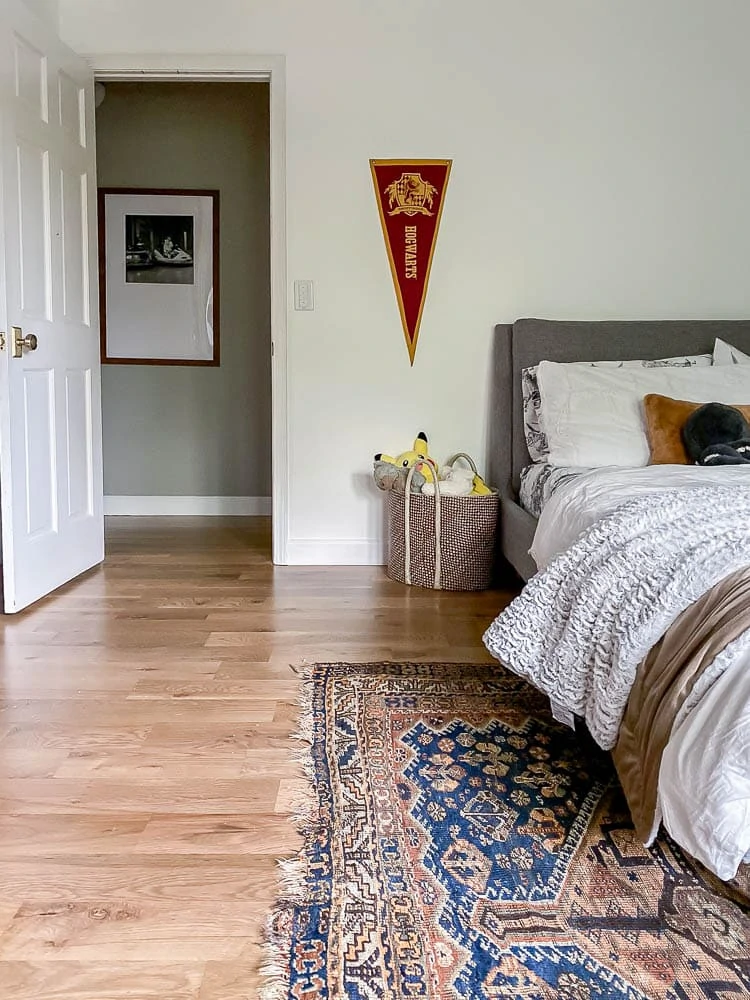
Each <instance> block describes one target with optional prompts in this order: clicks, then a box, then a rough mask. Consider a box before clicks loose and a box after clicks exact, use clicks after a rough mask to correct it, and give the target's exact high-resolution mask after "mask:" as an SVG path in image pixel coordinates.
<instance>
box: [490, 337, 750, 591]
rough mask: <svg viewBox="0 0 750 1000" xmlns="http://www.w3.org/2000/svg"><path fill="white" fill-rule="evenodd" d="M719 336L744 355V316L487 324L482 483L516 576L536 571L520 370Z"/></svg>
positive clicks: (709, 343) (651, 353)
mask: <svg viewBox="0 0 750 1000" xmlns="http://www.w3.org/2000/svg"><path fill="white" fill-rule="evenodd" d="M717 337H719V338H721V339H723V340H727V341H729V342H730V343H732V344H734V345H735V346H736V347H738V348H739V349H740V350H742V351H746V352H747V353H748V354H750V321H745V320H669V321H663V320H662V321H656V322H638V321H630V322H620V321H609V320H607V321H603V322H577V321H557V320H545V319H520V320H517V321H516V322H515V323H511V324H501V325H499V326H497V327H495V342H494V350H493V378H492V394H491V398H492V418H491V425H490V428H491V429H490V459H489V463H488V470H489V474H490V475H489V481H490V482H492V483H493V484H496V485H497V486H498V488H499V490H500V494H501V497H502V517H501V526H500V548H501V552H502V555H503V557H504V558H505V559H506V560H507V562H508V563H509V564H510V565H511V566H512V567H513V569H514V570H515V571H516V572H517V573H518V575H519V576H520V577H521V578H522V579H523V580H528V579H529V577H531V576H533V574H534V573H535V572H536V568H537V567H536V563H535V562H534V560H533V559H532V557H531V556H530V555H529V550H530V548H531V544H532V540H533V537H534V533H535V531H536V526H537V520H536V518H534V517H533V516H532V515H531V514H529V513H528V511H526V510H524V509H523V507H521V505H520V503H519V500H518V489H519V484H520V478H521V471H522V470H523V469H524V468H525V467H526V466H528V465H529V464H530V461H531V459H530V457H529V451H528V448H527V446H526V439H525V436H524V428H523V412H522V400H521V370H522V369H523V368H527V367H529V366H531V365H535V364H537V363H538V362H539V361H541V360H543V359H545V360H548V361H594V360H599V359H608V360H612V361H626V360H628V359H631V358H660V357H669V356H672V355H678V354H698V353H701V352H703V351H706V352H708V351H710V350H711V349H712V347H713V344H714V341H715V339H716V338H717Z"/></svg>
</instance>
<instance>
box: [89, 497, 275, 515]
mask: <svg viewBox="0 0 750 1000" xmlns="http://www.w3.org/2000/svg"><path fill="white" fill-rule="evenodd" d="M104 513H105V514H112V515H116V516H120V517H122V516H133V517H161V516H164V517H169V516H172V517H175V516H180V515H185V516H196V515H198V516H202V517H217V516H221V515H224V516H235V517H257V516H270V514H271V498H270V497H177V496H174V497H135V496H124V497H113V496H109V497H108V496H105V498H104Z"/></svg>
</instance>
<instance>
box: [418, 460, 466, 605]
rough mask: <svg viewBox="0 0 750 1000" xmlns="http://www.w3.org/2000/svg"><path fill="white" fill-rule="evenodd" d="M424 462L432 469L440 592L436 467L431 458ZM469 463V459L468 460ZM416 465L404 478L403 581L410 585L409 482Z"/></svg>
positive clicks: (438, 498) (439, 514) (438, 493)
mask: <svg viewBox="0 0 750 1000" xmlns="http://www.w3.org/2000/svg"><path fill="white" fill-rule="evenodd" d="M424 461H425V462H426V463H427V465H429V467H430V468H431V469H432V475H433V476H434V478H435V577H434V583H435V590H441V589H442V588H441V574H442V565H441V551H440V548H441V546H440V528H441V521H442V519H441V511H440V489H439V487H438V485H437V483H438V467H437V463H436V462H435V461H434V460H433V459H432V458H425V459H424ZM469 461H471V459H470V460H469ZM416 468H417V467H416V465H412V467H411V468H410V469H409V472H408V473H407V476H406V490H405V494H404V580H405V581H406V583H407V584H411V523H410V511H411V481H412V479H413V478H414V472H415V471H416Z"/></svg>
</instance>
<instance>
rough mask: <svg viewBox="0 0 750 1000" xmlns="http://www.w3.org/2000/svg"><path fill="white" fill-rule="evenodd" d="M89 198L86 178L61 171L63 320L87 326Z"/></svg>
mask: <svg viewBox="0 0 750 1000" xmlns="http://www.w3.org/2000/svg"><path fill="white" fill-rule="evenodd" d="M87 196H88V191H87V180H86V174H76V173H75V172H74V171H72V170H66V169H65V168H63V169H62V170H61V171H60V198H61V200H62V231H61V233H60V240H61V249H62V255H61V256H62V269H63V279H62V280H63V289H62V290H63V303H62V309H63V316H64V318H65V319H66V320H69V321H70V322H73V323H83V324H86V325H87V326H88V322H89V315H88V306H89V303H88V298H89V290H88V268H87V263H88V253H89V248H88V213H87V211H86V209H87V205H86V199H87Z"/></svg>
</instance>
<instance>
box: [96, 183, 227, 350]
mask: <svg viewBox="0 0 750 1000" xmlns="http://www.w3.org/2000/svg"><path fill="white" fill-rule="evenodd" d="M219 208H220V196H219V191H217V190H204V189H193V188H190V189H181V188H179V189H178V188H122V187H101V188H99V191H98V209H99V213H98V223H99V321H100V336H101V360H102V364H115V365H200V366H213V367H217V366H218V365H220V363H221V355H220V322H219V319H220V295H219V281H220V274H221V271H220V247H219Z"/></svg>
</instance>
